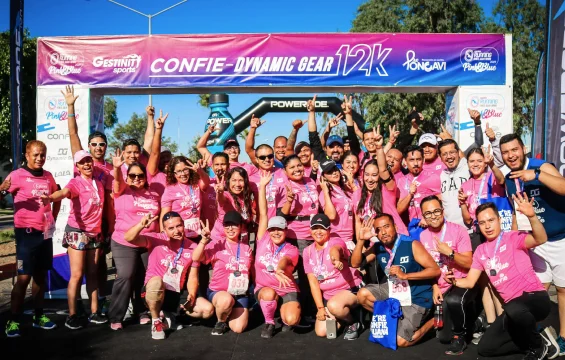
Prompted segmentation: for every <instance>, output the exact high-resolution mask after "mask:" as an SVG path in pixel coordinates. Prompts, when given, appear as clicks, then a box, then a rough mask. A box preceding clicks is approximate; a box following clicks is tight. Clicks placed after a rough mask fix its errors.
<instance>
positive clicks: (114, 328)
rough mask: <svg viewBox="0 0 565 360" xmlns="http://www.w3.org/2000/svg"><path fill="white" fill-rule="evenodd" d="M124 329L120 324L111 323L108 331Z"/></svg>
mask: <svg viewBox="0 0 565 360" xmlns="http://www.w3.org/2000/svg"><path fill="white" fill-rule="evenodd" d="M123 328H124V327H123V326H122V323H111V324H110V329H112V330H122V329H123Z"/></svg>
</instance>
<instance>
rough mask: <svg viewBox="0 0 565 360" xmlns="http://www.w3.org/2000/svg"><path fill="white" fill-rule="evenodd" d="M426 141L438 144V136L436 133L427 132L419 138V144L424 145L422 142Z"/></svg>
mask: <svg viewBox="0 0 565 360" xmlns="http://www.w3.org/2000/svg"><path fill="white" fill-rule="evenodd" d="M424 143H428V144H432V145H437V137H436V136H435V135H434V134H430V133H425V134H423V135H422V136H420V140H418V146H422V144H424Z"/></svg>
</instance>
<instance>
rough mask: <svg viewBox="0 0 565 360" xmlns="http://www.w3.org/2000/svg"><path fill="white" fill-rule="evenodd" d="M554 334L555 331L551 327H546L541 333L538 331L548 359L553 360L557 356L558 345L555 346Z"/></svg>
mask: <svg viewBox="0 0 565 360" xmlns="http://www.w3.org/2000/svg"><path fill="white" fill-rule="evenodd" d="M554 334H555V330H554V329H553V328H552V327H551V326H547V327H545V328H544V329H543V330H542V331H540V335H541V338H542V339H543V343H544V344H545V346H546V347H547V358H548V359H555V358H556V357H558V356H559V345H558V344H557V341H555V335H554Z"/></svg>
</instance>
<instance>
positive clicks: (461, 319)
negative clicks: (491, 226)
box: [420, 195, 479, 355]
mask: <svg viewBox="0 0 565 360" xmlns="http://www.w3.org/2000/svg"><path fill="white" fill-rule="evenodd" d="M420 207H421V208H422V214H423V216H424V219H426V222H427V223H428V227H427V228H426V230H424V231H423V232H422V234H421V235H420V242H421V243H422V245H424V248H425V249H426V251H427V252H428V253H429V254H430V255H431V256H432V258H433V259H434V261H435V262H436V264H438V266H439V269H440V270H441V273H442V276H440V277H439V279H438V280H437V283H436V284H434V285H433V287H432V289H433V300H434V304H435V305H436V308H437V306H442V307H443V328H440V329H437V338H438V339H439V341H440V342H442V343H450V345H449V347H448V348H447V350H446V352H445V353H446V354H447V355H461V354H463V351H464V350H465V348H466V347H467V344H466V342H465V330H466V329H467V327H469V326H470V325H471V324H469V322H470V321H469V319H471V314H472V313H473V310H474V305H475V299H476V298H477V296H478V294H479V286H475V287H473V288H472V289H460V288H457V287H454V286H451V284H450V283H448V282H447V281H446V280H445V278H444V277H443V276H444V275H446V274H447V273H448V272H450V273H452V274H453V275H454V276H455V277H456V278H457V279H461V278H463V277H465V276H466V275H467V272H468V271H469V268H470V267H471V261H472V260H473V250H472V247H471V239H470V238H469V234H468V233H467V229H465V228H464V227H463V226H461V225H458V224H455V223H451V222H449V221H447V220H445V217H444V209H443V206H442V203H441V201H440V200H439V198H438V197H437V196H435V195H430V196H428V197H426V198H424V199H423V200H422V202H421V204H420Z"/></svg>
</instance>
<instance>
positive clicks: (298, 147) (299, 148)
mask: <svg viewBox="0 0 565 360" xmlns="http://www.w3.org/2000/svg"><path fill="white" fill-rule="evenodd" d="M303 147H309V148H311V147H310V144H309V143H307V142H306V141H301V142H299V143H298V144H297V145H296V146H295V147H294V153H295V154H300V152H301V151H302V148H303Z"/></svg>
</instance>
